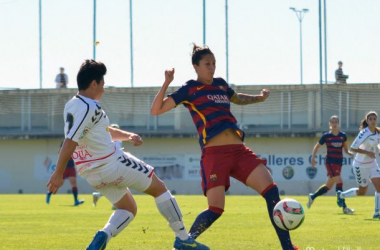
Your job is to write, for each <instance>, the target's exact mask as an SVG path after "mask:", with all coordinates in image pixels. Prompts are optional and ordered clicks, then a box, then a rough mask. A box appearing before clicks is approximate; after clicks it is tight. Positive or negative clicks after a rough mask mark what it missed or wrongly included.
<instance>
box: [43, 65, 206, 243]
mask: <svg viewBox="0 0 380 250" xmlns="http://www.w3.org/2000/svg"><path fill="white" fill-rule="evenodd" d="M106 72H107V68H106V66H105V65H104V64H103V63H100V62H96V61H94V60H86V61H85V62H84V63H83V64H82V65H81V67H80V69H79V72H78V75H77V82H78V90H79V92H78V94H77V95H76V96H74V97H73V98H72V99H71V100H70V101H68V102H67V103H66V105H65V109H64V117H65V137H66V138H65V141H64V143H63V145H62V148H61V151H60V153H59V156H58V162H57V167H56V169H55V171H54V173H53V174H52V176H51V177H50V180H49V182H48V184H47V186H48V188H49V191H50V192H53V193H54V194H55V193H56V192H57V190H58V189H59V187H60V186H62V184H63V179H62V175H63V172H64V170H65V166H66V163H67V162H68V160H69V158H70V157H71V156H73V159H74V161H75V164H76V167H77V170H78V174H79V175H81V176H82V177H85V178H86V179H87V181H88V183H89V184H90V185H91V186H92V187H93V188H94V189H95V190H97V191H99V192H100V193H101V194H102V195H103V196H105V197H106V198H107V199H108V200H109V201H110V202H111V203H112V204H114V205H115V207H117V210H116V211H115V212H114V213H112V215H111V217H110V218H109V221H108V223H107V224H106V225H105V226H104V228H103V229H102V230H100V231H98V232H97V233H96V234H95V237H94V239H93V240H92V242H91V243H90V245H89V246H88V248H87V250H103V249H105V248H106V245H107V243H108V242H109V240H110V239H111V238H112V237H115V236H116V235H118V234H119V233H120V232H121V231H122V230H123V229H124V228H125V227H126V226H127V225H128V224H129V223H130V222H131V221H132V220H133V219H134V218H135V216H136V212H137V206H136V202H135V200H134V199H133V196H132V194H131V192H130V191H129V188H132V189H135V190H138V191H141V192H144V193H146V194H149V195H151V196H153V197H154V198H155V202H156V205H157V208H158V210H159V211H160V213H161V215H162V216H163V217H164V218H165V219H166V220H167V221H168V223H169V226H170V227H171V229H172V230H173V232H174V233H175V235H176V239H175V242H174V247H175V248H177V249H183V250H190V249H193V250H208V249H209V248H208V247H206V246H204V245H202V244H200V243H198V242H196V241H195V240H194V239H193V238H191V237H189V236H188V234H187V232H186V229H185V226H184V223H183V221H182V214H181V211H180V209H179V207H178V204H177V202H176V200H175V198H174V197H173V196H172V195H171V193H170V191H169V190H167V188H166V186H165V184H164V183H163V182H162V181H161V180H160V179H158V177H157V176H156V175H155V174H154V172H153V167H151V166H150V165H148V164H146V163H145V162H143V161H141V160H139V159H138V158H136V157H134V156H133V155H131V154H129V153H126V152H123V151H122V150H121V149H120V148H119V147H117V145H116V144H115V141H131V142H133V145H134V146H140V145H141V144H142V140H141V137H140V136H139V135H137V134H134V133H131V132H127V131H123V130H120V129H117V128H112V127H111V126H110V123H109V119H108V116H107V115H106V113H105V112H104V110H103V109H102V107H101V105H100V103H99V102H98V101H99V100H100V99H101V97H102V95H103V93H104V75H105V74H106Z"/></svg>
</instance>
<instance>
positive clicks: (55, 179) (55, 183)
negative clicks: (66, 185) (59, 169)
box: [46, 172, 64, 194]
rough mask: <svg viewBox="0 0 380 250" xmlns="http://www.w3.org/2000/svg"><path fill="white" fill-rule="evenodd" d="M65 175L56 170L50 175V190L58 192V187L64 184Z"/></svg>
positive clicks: (54, 192)
mask: <svg viewBox="0 0 380 250" xmlns="http://www.w3.org/2000/svg"><path fill="white" fill-rule="evenodd" d="M63 182H64V181H63V176H62V175H58V174H57V173H56V172H54V173H53V174H52V175H51V176H50V180H49V182H48V183H47V184H46V186H47V187H48V190H49V192H52V193H53V194H56V193H57V191H58V189H59V188H60V187H61V186H62V185H63Z"/></svg>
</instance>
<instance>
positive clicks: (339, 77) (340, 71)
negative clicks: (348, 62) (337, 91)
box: [335, 61, 348, 84]
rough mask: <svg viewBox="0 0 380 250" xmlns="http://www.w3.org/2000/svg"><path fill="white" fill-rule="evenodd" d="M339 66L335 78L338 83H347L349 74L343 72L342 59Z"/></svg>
mask: <svg viewBox="0 0 380 250" xmlns="http://www.w3.org/2000/svg"><path fill="white" fill-rule="evenodd" d="M338 65H339V68H338V69H337V70H335V80H336V83H337V84H346V83H347V78H348V75H345V74H343V69H342V66H343V63H342V61H339V62H338Z"/></svg>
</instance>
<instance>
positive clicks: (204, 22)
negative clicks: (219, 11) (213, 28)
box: [203, 0, 206, 45]
mask: <svg viewBox="0 0 380 250" xmlns="http://www.w3.org/2000/svg"><path fill="white" fill-rule="evenodd" d="M203 45H206V0H203Z"/></svg>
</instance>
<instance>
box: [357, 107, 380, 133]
mask: <svg viewBox="0 0 380 250" xmlns="http://www.w3.org/2000/svg"><path fill="white" fill-rule="evenodd" d="M371 115H374V116H376V118H377V117H378V116H377V113H376V112H375V111H369V112H368V113H367V114H366V115H365V116H364V118H363V119H362V121H361V122H360V127H359V130H362V129H365V128H366V127H368V122H367V120H368V117H370V116H371Z"/></svg>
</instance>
